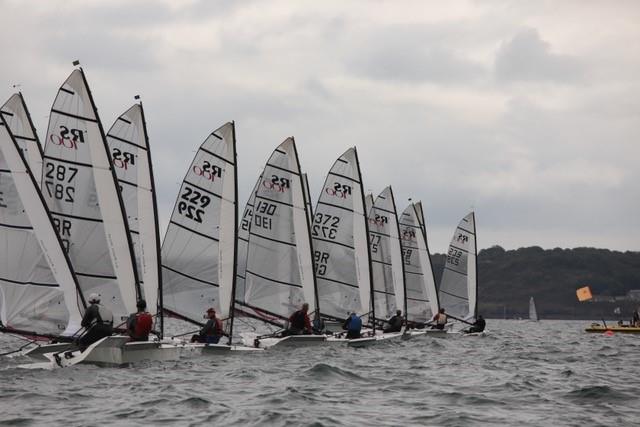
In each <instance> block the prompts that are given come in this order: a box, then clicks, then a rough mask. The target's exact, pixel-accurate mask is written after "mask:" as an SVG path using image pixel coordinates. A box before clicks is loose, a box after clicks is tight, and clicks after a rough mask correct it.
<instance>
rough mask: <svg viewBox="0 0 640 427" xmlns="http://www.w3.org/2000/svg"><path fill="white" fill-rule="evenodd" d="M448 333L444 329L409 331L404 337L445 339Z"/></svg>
mask: <svg viewBox="0 0 640 427" xmlns="http://www.w3.org/2000/svg"><path fill="white" fill-rule="evenodd" d="M447 335H448V332H447V330H446V329H411V330H410V331H408V332H407V333H406V334H405V337H407V336H408V338H416V337H434V338H446V337H447Z"/></svg>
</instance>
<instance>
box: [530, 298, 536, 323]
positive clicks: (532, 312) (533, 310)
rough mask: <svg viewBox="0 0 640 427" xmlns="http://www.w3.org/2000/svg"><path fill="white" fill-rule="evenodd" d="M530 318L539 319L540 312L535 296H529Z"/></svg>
mask: <svg viewBox="0 0 640 427" xmlns="http://www.w3.org/2000/svg"><path fill="white" fill-rule="evenodd" d="M529 320H533V321H534V322H537V321H538V312H537V311H536V303H535V301H534V300H533V297H531V298H529Z"/></svg>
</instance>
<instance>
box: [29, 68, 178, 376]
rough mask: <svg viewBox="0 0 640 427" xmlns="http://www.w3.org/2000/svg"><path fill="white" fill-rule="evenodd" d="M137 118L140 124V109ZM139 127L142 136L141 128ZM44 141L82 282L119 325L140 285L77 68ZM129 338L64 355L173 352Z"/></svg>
mask: <svg viewBox="0 0 640 427" xmlns="http://www.w3.org/2000/svg"><path fill="white" fill-rule="evenodd" d="M136 126H139V127H140V128H143V126H144V125H143V124H142V117H140V121H139V122H138V124H137V125H136ZM140 133H141V134H142V135H144V137H146V132H143V131H140ZM46 141H47V142H46V145H45V150H44V153H45V155H44V170H43V183H42V189H43V190H42V192H43V196H44V198H45V200H46V201H47V204H48V206H49V209H50V210H51V214H52V216H53V219H54V223H55V224H56V226H57V229H58V233H59V235H60V238H61V239H62V241H63V243H64V245H65V249H66V251H67V253H68V255H69V258H70V260H71V264H72V266H73V268H74V270H75V273H76V275H77V277H78V282H79V287H80V290H81V292H82V294H83V295H85V296H86V295H88V293H97V294H98V295H100V297H101V303H102V304H103V305H104V306H106V307H107V308H109V309H110V310H111V311H112V312H113V314H114V327H115V328H116V329H117V328H121V327H123V326H124V325H125V322H126V319H127V317H128V314H129V313H134V312H136V311H137V310H136V301H137V299H139V298H140V297H141V295H142V292H141V290H140V286H139V281H138V274H137V269H136V262H135V256H134V252H133V244H132V241H131V233H130V230H129V223H128V221H127V220H126V217H125V209H124V204H123V200H122V197H121V193H120V191H119V187H118V180H117V176H116V172H115V170H114V169H115V168H114V167H113V163H112V158H111V156H110V150H109V147H108V144H107V140H106V136H105V134H104V130H103V128H102V124H101V122H100V119H99V117H98V113H97V109H96V106H95V103H94V100H93V97H92V95H91V92H90V89H89V86H88V84H87V81H86V78H85V75H84V72H83V70H82V69H81V68H78V69H76V70H74V71H73V72H72V73H71V75H70V76H69V77H68V78H67V80H66V81H65V82H64V84H63V85H62V86H61V87H60V89H59V91H58V94H57V96H56V99H55V101H54V103H53V107H52V109H51V114H50V116H49V128H48V131H47V139H46ZM138 142H139V141H138ZM150 214H152V213H151V212H150ZM125 338H126V340H125ZM128 341H129V339H128V337H119V336H113V337H107V338H105V340H104V341H103V342H102V344H101V345H100V346H96V347H93V349H92V350H91V351H90V350H85V352H84V353H80V352H79V351H75V352H71V353H69V352H67V353H65V354H66V356H67V357H68V359H66V360H68V361H70V362H69V363H72V361H73V360H74V359H75V358H80V359H82V360H81V361H82V362H88V363H104V364H115V365H119V364H121V363H127V362H126V361H128V360H131V361H135V360H138V358H144V359H146V358H154V359H156V358H157V359H162V358H170V359H173V358H175V357H176V355H177V352H176V351H175V350H172V349H170V348H168V349H167V350H168V351H164V349H161V348H162V347H163V345H162V344H160V343H159V342H149V343H129V342H128ZM152 349H154V350H157V351H150V350H152ZM141 350H144V351H141ZM123 360H124V361H125V362H122V361H123ZM63 366H64V365H63Z"/></svg>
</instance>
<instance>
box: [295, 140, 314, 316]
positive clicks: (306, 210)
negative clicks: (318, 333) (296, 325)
mask: <svg viewBox="0 0 640 427" xmlns="http://www.w3.org/2000/svg"><path fill="white" fill-rule="evenodd" d="M293 151H294V153H295V155H296V163H298V166H299V165H300V159H299V157H298V150H297V148H296V147H295V145H294V150H293ZM300 170H302V168H300ZM301 182H302V185H303V188H302V197H303V198H304V213H305V217H306V219H307V237H308V239H307V241H308V244H309V252H310V253H311V268H312V270H313V274H312V276H313V295H314V298H315V308H316V309H315V316H316V319H318V320H319V319H320V298H319V297H318V280H317V279H316V259H315V256H313V243H312V240H311V222H310V221H309V218H310V217H311V215H312V213H311V212H310V211H309V209H310V208H311V201H310V200H309V194H310V193H309V182H308V180H307V174H302V175H301Z"/></svg>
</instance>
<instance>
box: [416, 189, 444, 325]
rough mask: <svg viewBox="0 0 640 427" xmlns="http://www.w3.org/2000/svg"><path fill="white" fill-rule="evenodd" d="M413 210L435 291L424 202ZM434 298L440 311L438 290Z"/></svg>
mask: <svg viewBox="0 0 640 427" xmlns="http://www.w3.org/2000/svg"><path fill="white" fill-rule="evenodd" d="M413 208H414V210H415V211H416V217H417V218H418V223H419V224H420V232H421V233H422V236H423V238H424V244H425V246H426V247H427V257H428V258H429V267H430V268H431V278H432V280H433V284H434V289H435V283H436V277H435V275H434V274H433V261H432V260H431V251H430V250H429V241H428V240H427V223H426V221H425V219H424V210H423V209H422V202H417V203H413ZM433 297H434V298H435V299H436V307H437V308H438V309H439V308H440V295H439V294H438V290H437V289H435V293H434V295H433ZM429 298H431V297H429ZM437 312H438V310H436V313H437ZM433 314H435V313H433Z"/></svg>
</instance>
